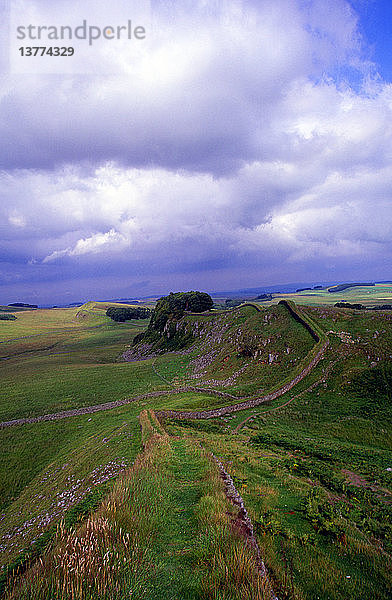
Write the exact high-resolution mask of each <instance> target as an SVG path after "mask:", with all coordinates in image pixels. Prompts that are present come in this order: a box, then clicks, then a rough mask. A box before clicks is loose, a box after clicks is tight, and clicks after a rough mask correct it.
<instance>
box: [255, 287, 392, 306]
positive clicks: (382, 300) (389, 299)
mask: <svg viewBox="0 0 392 600" xmlns="http://www.w3.org/2000/svg"><path fill="white" fill-rule="evenodd" d="M279 300H294V302H296V303H298V304H302V305H304V306H319V305H320V304H322V305H328V306H333V305H334V304H336V302H342V301H344V300H345V301H347V302H351V303H353V304H354V303H359V304H363V305H364V306H379V305H381V304H392V284H389V283H388V284H386V283H385V284H383V283H376V284H375V285H374V286H369V287H368V286H356V287H352V288H347V289H345V290H343V291H342V292H334V293H331V292H329V291H328V289H322V290H304V291H302V292H293V293H290V294H274V298H273V300H272V301H267V302H262V303H260V304H262V305H263V306H269V305H271V304H275V303H276V302H279Z"/></svg>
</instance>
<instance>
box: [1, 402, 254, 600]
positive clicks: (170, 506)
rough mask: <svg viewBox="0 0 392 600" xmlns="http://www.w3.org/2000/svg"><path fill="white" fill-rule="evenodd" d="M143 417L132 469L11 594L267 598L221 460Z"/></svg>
mask: <svg viewBox="0 0 392 600" xmlns="http://www.w3.org/2000/svg"><path fill="white" fill-rule="evenodd" d="M141 422H142V425H143V439H144V445H145V451H144V453H143V454H141V455H140V456H139V458H138V460H137V461H136V463H135V465H134V467H133V468H132V469H131V470H130V471H128V472H127V473H126V475H124V476H123V477H121V478H120V479H119V481H118V482H117V483H116V485H115V487H114V489H113V492H112V493H111V495H110V496H109V498H108V499H107V501H106V502H104V503H103V505H102V506H101V508H100V509H99V510H98V511H97V512H96V513H95V514H94V515H93V516H92V517H91V518H90V519H89V521H88V522H87V524H85V525H83V526H82V527H81V528H80V529H78V530H71V531H64V530H63V529H60V530H59V531H58V533H57V536H56V539H55V541H54V548H53V550H52V551H51V552H49V553H48V554H47V556H46V557H45V558H44V560H43V562H41V563H40V564H38V565H36V566H35V567H33V568H32V569H31V570H30V571H28V572H27V573H26V575H25V576H24V577H22V579H21V581H20V582H18V583H17V585H16V587H15V589H14V590H13V591H11V592H10V593H8V594H6V596H5V597H6V598H7V599H9V600H11V599H16V598H17V599H18V600H23V599H24V598H26V599H27V598H31V597H34V598H35V599H36V600H39V599H42V600H44V599H45V600H46V599H47V598H48V597H50V598H52V599H53V600H54V599H59V600H60V599H65V598H71V597H72V598H74V599H75V600H76V599H83V600H89V599H91V600H92V599H93V598H94V599H95V598H97V597H99V598H102V599H107V600H109V599H114V598H116V600H121V599H122V598H124V599H125V598H129V597H132V598H136V599H142V598H154V599H157V600H158V599H159V600H161V599H162V600H165V599H172V598H182V599H189V600H191V599H196V598H200V597H204V598H206V599H208V598H211V599H212V598H217V597H219V598H221V599H222V600H225V599H227V600H229V599H230V600H235V599H238V600H240V599H241V600H242V599H248V600H251V599H253V600H256V599H260V600H261V599H262V598H264V597H265V596H264V594H263V592H262V584H261V580H260V577H259V576H258V574H257V572H256V569H255V562H254V558H253V556H252V553H251V551H250V550H249V549H247V548H245V547H244V544H243V541H242V540H241V538H240V537H238V536H237V535H236V534H235V533H234V530H233V529H232V528H231V527H230V520H229V517H228V514H232V513H235V512H236V511H235V510H234V509H233V508H230V506H229V504H228V501H227V500H226V499H225V496H224V494H223V491H222V482H221V481H220V479H219V476H218V474H217V469H216V467H215V465H214V464H213V463H212V462H211V460H210V459H209V458H208V456H207V455H206V453H205V452H204V451H203V450H202V449H201V448H200V447H199V446H198V445H196V444H195V443H194V442H192V441H190V440H187V439H184V438H182V439H171V438H169V437H168V436H167V435H166V433H165V432H164V431H163V430H162V429H161V427H159V425H158V424H157V423H154V420H152V421H150V418H149V416H148V414H147V412H146V411H144V413H143V414H142V415H141ZM157 425H158V426H157ZM233 563H235V564H233ZM211 565H214V567H215V568H214V569H213V571H212V572H211ZM257 588H259V593H257ZM217 594H219V596H218V595H217Z"/></svg>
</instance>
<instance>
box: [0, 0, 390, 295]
mask: <svg viewBox="0 0 392 600" xmlns="http://www.w3.org/2000/svg"><path fill="white" fill-rule="evenodd" d="M12 2H13V0H11V5H12ZM15 2H18V9H20V7H22V14H23V9H24V8H26V7H27V5H28V9H29V11H33V12H34V11H35V12H34V15H35V17H34V18H36V19H38V22H40V23H43V24H45V23H46V24H48V23H50V21H48V18H49V17H48V15H52V13H51V12H50V11H51V10H53V6H56V9H58V11H57V12H58V13H59V14H62V13H61V10H64V0H28V2H25V4H26V6H25V7H24V2H23V0H20V1H19V0H15ZM73 3H74V2H73V0H69V1H68V2H67V3H66V10H67V11H68V12H69V10H70V6H71V5H73ZM74 4H75V15H74V16H77V18H78V22H81V20H82V19H87V21H88V22H100V19H101V21H102V16H103V18H104V20H105V22H106V21H107V19H108V16H107V12H106V13H105V14H104V15H102V11H104V6H105V5H107V3H105V2H101V1H100V0H95V1H92V0H91V1H90V0H86V2H84V3H82V4H83V11H84V13H83V11H81V8H80V4H81V3H80V2H79V3H76V2H75V3H74ZM117 4H118V6H117V11H116V12H114V13H113V14H114V16H113V19H114V21H115V22H114V23H113V25H117V24H120V23H121V24H122V22H123V21H124V22H127V20H128V19H130V18H132V16H133V15H129V14H128V12H124V10H121V9H122V7H121V2H120V0H119V1H118V3H117ZM110 6H111V8H112V9H113V10H114V9H115V8H116V0H113V2H111V3H110ZM50 7H52V8H50ZM144 8H145V6H144ZM106 10H107V7H106ZM46 12H47V14H46ZM31 14H33V13H32V12H31ZM64 14H65V13H64ZM45 17H47V19H46V20H45ZM29 18H32V17H29ZM143 18H145V19H146V22H145V29H146V39H145V40H143V41H140V40H139V41H137V42H135V40H133V41H130V40H125V39H124V40H111V41H107V40H106V41H101V42H97V44H96V45H93V46H92V47H91V48H89V49H88V50H89V51H91V52H90V54H89V58H88V59H87V58H86V60H84V59H83V64H85V65H89V66H88V68H86V71H87V72H84V73H82V72H80V71H81V69H80V65H79V67H78V66H77V65H76V66H75V68H74V72H72V69H73V67H72V68H70V67H69V65H72V64H73V63H67V65H66V67H64V72H57V73H56V74H47V73H45V72H39V68H36V67H34V68H32V71H33V72H31V73H26V72H24V73H23V72H18V68H17V67H15V65H13V64H11V63H12V61H10V63H9V64H5V65H3V72H2V73H1V77H0V140H1V142H0V232H1V234H0V235H1V237H0V240H1V241H0V257H1V263H0V303H8V302H12V301H15V300H24V301H30V302H33V301H35V302H38V303H51V302H53V303H60V302H68V301H69V302H72V301H77V300H79V299H81V300H86V299H92V298H95V299H98V298H114V297H125V296H126V297H135V296H146V295H148V294H150V293H166V292H169V291H171V290H172V291H177V290H184V289H202V290H209V291H212V290H224V289H225V290H228V289H238V288H241V287H242V288H244V287H256V286H258V287H262V286H267V285H273V284H278V283H288V282H311V281H314V282H317V281H344V280H349V281H350V280H351V281H355V280H380V279H392V271H391V259H392V218H391V217H392V214H391V213H392V208H391V200H392V85H391V82H392V41H391V39H392V38H391V32H390V31H388V24H391V23H392V6H391V3H390V2H388V1H385V2H383V1H381V0H351V1H346V0H329V1H328V2H326V1H325V0H242V1H241V0H191V1H190V0H189V1H188V0H171V1H170V2H168V1H166V0H152V1H151V7H150V12H149V14H148V17H147V16H145V17H143ZM2 21H3V23H4V22H6V20H5V21H4V20H2ZM11 21H12V20H10V22H11ZM25 23H27V21H26V22H25ZM135 23H136V21H135ZM110 24H111V25H112V23H110ZM3 33H4V35H3V36H2V38H1V39H2V44H3V46H4V47H3V51H5V50H6V49H7V48H6V47H5V46H8V49H10V48H11V49H12V51H15V48H18V47H19V46H20V45H21V44H24V45H28V44H27V43H26V41H24V42H20V41H18V42H17V41H16V39H15V32H14V31H13V30H12V25H10V28H9V35H8V37H7V35H6V32H5V31H3ZM31 43H32V42H30V44H31ZM70 43H71V42H68V43H67V45H68V44H70ZM15 44H17V46H15ZM46 45H48V44H46ZM85 50H86V51H87V48H85ZM3 53H4V52H3ZM21 60H22V59H21ZM23 60H24V61H27V60H28V58H27V57H24V59H23ZM51 60H52V63H51V64H52V65H53V64H56V65H59V64H61V63H54V62H53V61H56V60H57V61H58V60H59V58H55V57H52V58H51ZM62 60H63V61H65V60H68V59H65V58H62ZM86 61H87V62H86ZM88 61H90V63H88ZM3 62H4V61H3ZM26 64H28V63H26V62H24V63H23V65H26ZM29 64H30V65H32V64H33V63H29ZM34 64H35V63H34ZM62 64H63V65H65V64H66V63H65V62H63V63H62ZM30 68H31V67H30V66H28V67H27V68H25V71H26V70H28V69H30ZM62 68H63V67H60V69H59V70H60V71H61V69H62ZM22 70H23V69H22ZM66 70H67V72H66ZM82 70H83V69H82Z"/></svg>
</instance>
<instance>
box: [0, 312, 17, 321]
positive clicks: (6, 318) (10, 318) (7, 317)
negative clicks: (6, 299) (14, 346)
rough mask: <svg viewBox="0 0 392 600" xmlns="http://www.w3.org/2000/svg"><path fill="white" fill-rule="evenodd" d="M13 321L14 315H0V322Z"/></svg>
mask: <svg viewBox="0 0 392 600" xmlns="http://www.w3.org/2000/svg"><path fill="white" fill-rule="evenodd" d="M15 320H16V317H15V315H10V314H9V313H8V314H7V313H5V314H4V313H3V314H0V321H15Z"/></svg>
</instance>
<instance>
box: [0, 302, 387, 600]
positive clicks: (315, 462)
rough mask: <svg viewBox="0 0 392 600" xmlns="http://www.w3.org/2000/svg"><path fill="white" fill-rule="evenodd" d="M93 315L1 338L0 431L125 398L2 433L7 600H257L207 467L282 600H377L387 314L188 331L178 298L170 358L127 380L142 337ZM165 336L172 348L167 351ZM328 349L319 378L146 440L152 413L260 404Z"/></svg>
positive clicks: (213, 317)
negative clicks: (245, 516)
mask: <svg viewBox="0 0 392 600" xmlns="http://www.w3.org/2000/svg"><path fill="white" fill-rule="evenodd" d="M346 293H347V294H349V293H353V292H352V290H351V291H350V290H348V291H347V292H346ZM174 296H175V295H174ZM353 303H354V302H353ZM361 303H362V301H361ZM162 304H164V306H165V307H166V308H167V306H168V305H169V307H170V302H168V303H162ZM174 305H175V303H174ZM109 306H110V305H109V304H104V303H102V304H100V303H93V302H92V303H88V304H86V305H84V306H82V307H79V308H76V309H57V310H54V311H50V310H48V311H41V310H36V311H26V312H20V313H18V320H17V321H16V322H12V323H11V322H10V323H7V322H4V323H3V325H2V328H4V334H3V340H2V341H3V344H1V346H2V357H5V358H7V359H8V360H6V361H4V362H3V363H2V365H1V366H2V370H1V372H0V381H1V389H2V402H1V406H0V411H1V415H2V420H6V419H11V418H18V417H21V416H33V415H42V414H46V413H49V412H55V411H58V410H64V409H77V408H78V407H81V406H86V405H97V404H100V403H103V402H107V401H109V400H110V401H112V400H117V399H118V400H122V399H125V398H130V399H131V400H132V399H134V398H135V397H137V399H136V400H133V401H131V402H129V404H125V405H123V406H121V407H119V408H116V409H113V410H108V411H106V412H96V413H94V414H91V415H82V416H77V415H76V416H74V417H72V418H67V419H63V420H60V421H47V422H42V423H33V424H26V425H19V426H15V427H9V428H5V429H2V430H0V442H1V445H2V454H1V456H0V488H1V489H0V491H1V498H2V504H1V506H0V510H1V514H0V549H1V558H0V560H1V561H2V564H4V565H5V569H4V571H3V579H2V582H3V583H1V582H0V585H3V587H4V590H5V594H4V598H6V599H7V600H11V599H12V600H16V599H18V600H19V598H20V599H21V600H23V599H24V598H26V599H27V598H37V599H40V598H42V599H43V598H45V600H46V598H53V599H57V600H71V598H75V599H76V598H86V599H88V598H91V599H92V598H97V597H100V598H101V597H102V598H107V600H114V598H116V599H117V600H121V599H122V598H124V599H125V598H129V597H133V598H137V599H140V600H142V599H143V600H149V599H151V600H153V599H154V598H162V599H163V600H164V599H165V598H167V599H169V598H172V597H173V596H174V597H178V598H184V599H185V598H189V599H190V600H191V599H195V600H196V599H200V600H201V599H206V598H207V599H208V598H210V599H211V600H212V599H214V600H217V599H218V598H219V599H220V598H222V600H229V599H236V598H238V599H239V598H241V599H242V598H247V599H248V600H253V599H255V600H256V599H260V598H265V599H267V598H268V599H269V598H270V594H269V590H268V585H267V580H266V579H264V578H263V577H260V571H259V570H258V567H257V560H256V558H255V554H254V552H253V550H252V548H251V547H250V546H249V544H248V545H247V544H245V543H244V530H245V526H244V525H243V523H242V524H241V522H240V521H239V517H240V514H241V509H240V506H238V505H235V504H233V503H232V502H230V501H228V500H227V498H226V496H225V494H224V492H223V489H224V488H223V484H222V480H221V478H220V477H219V471H218V469H217V467H216V464H215V462H214V461H213V460H212V459H211V454H210V452H213V454H214V455H215V456H217V457H218V458H219V459H220V461H221V462H222V463H223V465H224V466H225V469H226V471H227V472H228V473H229V474H230V475H231V477H232V479H233V481H234V484H235V486H236V488H237V490H238V492H239V493H240V494H241V496H242V498H243V500H244V504H245V507H246V509H247V511H248V513H249V515H250V517H251V519H252V522H253V526H254V530H255V533H256V538H257V542H258V545H259V547H260V549H261V553H262V557H263V560H264V562H265V565H266V568H267V573H268V575H269V581H270V582H271V584H272V587H273V589H274V592H275V594H276V595H277V596H278V597H279V598H280V599H282V600H288V599H290V600H315V599H317V598H319V599H320V600H347V599H349V598H350V599H351V598H353V599H355V600H357V599H358V600H365V599H366V600H368V599H370V598H371V599H372V600H390V598H391V595H392V576H391V573H392V530H391V517H392V514H391V506H392V403H391V393H392V370H391V367H390V355H392V328H391V323H392V315H391V314H390V313H388V312H383V311H377V312H376V311H353V310H351V311H350V310H342V309H340V308H335V307H333V306H329V307H328V306H320V307H313V308H312V307H310V308H303V307H302V308H298V307H294V306H293V305H291V304H290V303H283V304H280V305H275V306H271V307H266V308H263V309H261V310H256V309H255V308H254V307H252V306H250V305H247V306H244V307H240V308H238V309H236V310H233V311H221V312H214V311H213V312H208V311H206V312H205V313H204V314H192V313H193V311H189V310H188V309H186V308H185V307H184V305H183V300H181V303H180V305H179V308H178V310H174V311H173V312H169V313H168V314H169V316H168V318H167V319H166V321H165V319H164V317H163V318H162V321H159V319H158V324H159V323H161V324H160V325H159V327H162V331H159V330H158V329H157V330H156V331H157V333H158V334H159V339H164V338H166V340H167V342H166V343H167V346H165V345H162V346H161V347H160V352H159V353H158V354H157V353H154V354H153V356H151V355H150V354H149V352H151V350H152V349H153V347H154V343H153V342H150V343H149V344H147V343H146V346H149V347H148V348H147V349H146V355H145V356H144V357H143V356H141V355H136V356H134V357H133V358H132V356H131V360H132V361H133V362H124V360H123V359H122V358H121V356H122V353H123V352H124V350H125V346H126V344H130V342H131V340H132V337H133V336H134V335H135V333H136V332H137V331H139V332H143V331H144V330H145V328H146V327H147V321H143V320H132V321H127V322H125V323H116V322H115V321H109V319H108V318H107V317H106V310H107V309H108V308H109ZM181 306H182V307H181ZM171 308H173V305H172V306H171ZM188 308H189V305H188ZM293 311H294V313H295V314H296V315H297V317H295V315H294V314H293ZM163 312H164V311H163ZM158 313H159V311H158ZM158 317H159V314H158ZM174 323H175V327H174V326H173V324H174ZM306 323H307V324H308V326H309V328H310V329H309V328H308V327H306ZM168 333H169V337H168V335H167V334H168ZM162 334H163V335H162ZM172 335H173V338H171V336H172ZM176 335H177V336H179V337H178V338H177V340H178V341H180V344H181V345H182V344H184V342H186V340H188V341H187V342H186V345H185V346H184V345H182V346H181V349H180V350H179V349H176V351H175V352H171V351H166V350H167V347H170V344H171V339H175V336H176ZM187 336H188V337H187ZM326 337H328V339H329V347H328V349H326V350H325V352H324V355H323V358H322V360H321V361H320V362H319V363H318V364H317V365H316V366H315V367H314V368H313V369H312V370H311V371H310V372H309V373H308V374H307V376H306V377H305V378H304V379H302V380H301V381H300V382H299V383H297V385H296V386H295V387H293V388H292V389H291V390H290V391H288V392H286V393H285V394H283V395H282V396H280V397H277V398H276V399H274V400H273V401H272V402H270V403H268V404H264V405H263V404H262V405H260V406H255V407H253V408H248V409H246V410H242V411H240V412H238V413H233V414H231V415H227V416H223V417H221V418H215V419H209V420H195V419H191V418H188V419H186V420H182V421H178V420H170V419H166V421H165V422H162V423H160V422H158V421H157V420H156V417H155V415H154V413H153V412H151V410H150V409H154V411H157V412H158V411H159V410H162V409H172V410H180V409H185V408H187V409H188V410H192V411H195V412H197V411H200V410H203V409H208V408H211V407H214V406H220V407H221V406H224V405H227V404H233V403H235V402H236V398H239V397H242V396H254V395H255V394H265V393H266V392H268V391H269V390H271V389H276V388H277V387H279V385H281V383H282V381H285V380H290V378H293V377H294V376H295V375H296V374H297V373H298V371H299V370H300V369H301V368H302V366H303V365H304V364H306V363H307V361H309V360H310V357H312V356H313V354H314V352H315V351H316V350H317V348H318V347H319V345H320V343H322V342H323V340H324V339H325V338H326ZM181 338H182V339H181ZM318 340H319V341H318ZM144 343H145V342H143V344H144ZM176 343H177V342H176ZM143 344H141V345H140V347H142V346H143ZM174 345H175V344H174ZM315 349H316V350H315ZM134 350H135V347H132V348H129V352H130V353H131V355H132V352H134ZM164 350H165V351H164ZM140 358H144V359H145V360H143V361H142V362H140ZM180 390H181V393H178V392H179V391H180ZM183 390H188V391H183ZM201 390H202V391H201ZM151 392H153V393H154V394H157V393H161V394H163V395H159V396H158V395H147V394H148V393H151ZM217 392H222V393H223V395H221V396H220V395H219V394H218V393H217ZM139 417H140V423H141V425H142V433H140V426H139V421H138V418H139ZM143 447H144V450H143ZM133 462H134V464H132V463H133ZM34 540H35V541H34ZM15 567H19V570H18V571H17V570H16V569H15ZM0 579H1V578H0ZM90 586H91V587H90ZM131 590H132V594H131V595H130V591H131Z"/></svg>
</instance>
